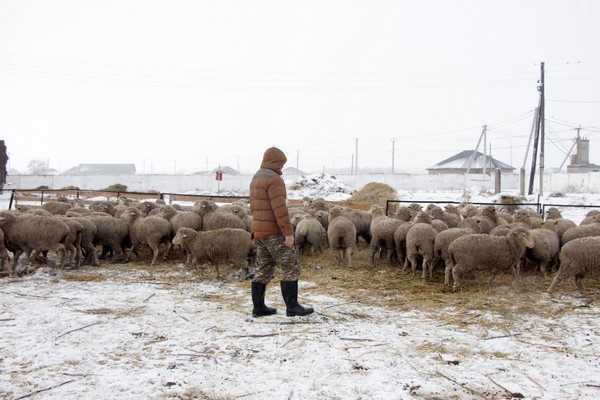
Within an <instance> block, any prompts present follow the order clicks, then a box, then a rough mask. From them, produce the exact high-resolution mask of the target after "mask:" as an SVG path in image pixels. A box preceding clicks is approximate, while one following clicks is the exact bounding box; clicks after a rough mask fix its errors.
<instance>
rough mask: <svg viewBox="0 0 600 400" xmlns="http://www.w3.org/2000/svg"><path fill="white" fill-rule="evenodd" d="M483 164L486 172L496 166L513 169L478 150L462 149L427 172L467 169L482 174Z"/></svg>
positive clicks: (457, 172)
mask: <svg viewBox="0 0 600 400" xmlns="http://www.w3.org/2000/svg"><path fill="white" fill-rule="evenodd" d="M484 166H485V170H486V172H487V173H490V172H492V171H494V170H495V169H498V168H499V169H500V170H501V171H502V172H514V170H515V167H512V166H510V165H508V164H505V163H503V162H501V161H498V160H496V159H495V158H493V157H491V156H489V155H487V156H484V154H483V153H481V152H479V151H473V150H464V151H461V152H460V153H458V154H456V155H454V156H452V157H450V158H447V159H445V160H444V161H441V162H439V163H437V164H435V165H434V166H432V167H429V168H427V171H428V172H429V174H465V173H466V172H467V171H469V173H471V174H482V173H483V170H484Z"/></svg>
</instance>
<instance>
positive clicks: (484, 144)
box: [483, 125, 491, 174]
mask: <svg viewBox="0 0 600 400" xmlns="http://www.w3.org/2000/svg"><path fill="white" fill-rule="evenodd" d="M490 155H491V154H490ZM486 164H487V125H484V126H483V173H484V174H485V173H486V172H487V170H486Z"/></svg>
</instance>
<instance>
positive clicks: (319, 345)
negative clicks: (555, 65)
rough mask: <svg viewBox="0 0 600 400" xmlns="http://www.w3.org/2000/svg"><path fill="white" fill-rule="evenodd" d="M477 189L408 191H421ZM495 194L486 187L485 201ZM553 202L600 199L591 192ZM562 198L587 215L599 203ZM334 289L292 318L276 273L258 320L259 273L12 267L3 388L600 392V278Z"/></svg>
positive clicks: (150, 393) (46, 391) (319, 394)
mask: <svg viewBox="0 0 600 400" xmlns="http://www.w3.org/2000/svg"><path fill="white" fill-rule="evenodd" d="M304 194H306V193H300V192H299V193H292V194H291V195H293V196H297V197H301V196H302V195H304ZM311 195H313V196H315V194H314V193H312V194H311ZM462 196H463V193H460V194H457V193H435V192H428V193H424V192H422V193H399V197H400V199H403V200H415V201H416V200H436V201H460V200H462V199H463V197H462ZM323 197H328V198H330V199H340V197H343V196H340V195H335V194H331V193H330V194H329V195H325V196H323ZM494 198H496V197H494V196H487V195H485V194H480V193H476V191H474V192H473V193H472V194H470V200H471V201H473V202H487V201H492V200H493V199H494ZM534 200H537V198H536V199H531V201H534ZM540 200H541V201H542V202H544V203H552V204H565V205H571V204H573V205H581V204H595V205H598V204H600V203H599V202H598V200H599V199H598V195H585V194H578V195H572V196H565V197H561V198H549V199H546V198H544V199H540ZM2 204H5V203H2ZM561 210H562V212H563V216H564V217H566V218H571V219H573V220H574V221H575V222H577V223H579V222H580V221H581V219H583V216H584V214H585V212H587V211H588V209H585V208H575V207H564V208H563V209H561ZM374 273H375V271H374ZM588 281H593V278H591V279H588V280H586V282H588ZM327 282H329V285H335V280H330V281H327ZM589 283H591V282H589ZM326 289H327V290H326ZM331 289H332V288H331V287H324V286H323V284H322V283H317V282H312V281H304V280H302V281H301V282H300V296H301V298H300V301H301V303H302V304H305V305H310V306H313V307H314V308H315V310H316V312H315V314H313V315H310V316H306V317H295V318H287V317H286V316H285V313H282V311H284V304H283V301H282V299H281V295H280V291H279V288H278V285H277V282H273V284H272V285H270V286H269V288H268V292H267V303H268V304H269V305H272V306H275V307H277V308H278V310H279V313H278V314H277V315H275V316H271V317H263V318H252V317H251V315H250V311H251V308H252V305H251V301H250V295H249V292H250V283H249V282H238V281H236V280H234V279H232V278H223V279H221V280H218V281H217V280H214V279H210V278H205V279H199V276H198V274H197V273H194V271H190V270H189V269H188V268H185V267H184V266H183V265H178V266H177V267H176V268H166V267H164V268H162V267H160V266H159V267H158V268H154V269H149V268H144V267H143V266H141V265H139V264H137V263H130V264H118V265H114V264H113V265H111V264H102V265H101V266H100V267H90V266H85V267H82V268H81V269H79V270H77V271H72V270H71V271H65V272H63V273H62V274H60V273H57V272H56V271H55V270H54V269H51V268H46V267H44V268H40V269H39V270H37V272H36V273H35V274H33V275H28V276H24V277H20V278H17V279H9V278H3V279H0V296H1V298H2V302H1V303H0V332H1V340H0V398H3V399H4V398H6V399H24V398H28V399H29V398H30V399H190V400H191V399H507V398H525V399H597V398H600V360H599V358H598V354H600V329H599V328H600V322H599V318H598V316H599V315H600V307H599V305H598V299H599V297H600V293H599V292H598V291H597V290H591V291H590V294H589V296H588V297H585V298H583V297H580V296H578V295H577V294H576V293H575V292H573V291H572V289H573V285H571V284H570V283H569V284H568V285H567V284H566V283H563V284H562V285H561V286H559V288H558V290H557V293H556V294H555V295H554V296H553V297H549V296H547V295H546V294H545V293H544V292H543V291H537V292H532V293H531V292H530V293H526V294H523V293H522V292H520V291H516V290H515V289H512V288H511V287H510V286H508V285H499V286H498V287H495V288H494V289H492V290H491V291H489V293H488V294H487V295H486V301H487V303H486V304H487V305H488V306H486V307H485V309H473V308H471V307H468V306H466V305H465V304H463V303H462V302H461V301H459V300H457V299H456V297H454V298H453V294H452V293H440V294H439V296H440V302H439V304H440V306H439V309H437V310H434V311H432V310H430V309H429V310H422V309H419V308H411V307H410V305H407V306H405V307H402V309H395V308H391V307H382V306H380V305H377V304H373V302H371V301H370V297H369V293H368V292H366V291H365V290H363V289H360V288H357V292H358V295H359V298H360V299H361V300H358V301H357V300H353V301H349V300H348V299H346V298H344V296H343V293H340V295H339V296H332V295H331V294H330V293H331ZM355 295H356V294H355ZM360 296H362V297H360ZM398 296H400V298H401V297H402V293H398ZM513 297H514V299H515V301H527V302H530V303H531V305H532V306H533V308H539V309H543V310H544V311H545V312H544V313H543V315H544V317H542V316H538V315H536V314H535V313H533V314H532V313H527V314H520V313H519V312H518V311H517V310H519V307H517V305H516V304H515V312H514V313H509V314H503V313H500V312H499V311H497V310H495V308H494V307H493V305H494V303H495V302H497V301H500V299H502V300H506V299H507V298H508V299H510V298H513ZM548 315H550V317H548ZM484 322H485V323H484Z"/></svg>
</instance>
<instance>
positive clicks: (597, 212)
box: [579, 210, 600, 225]
mask: <svg viewBox="0 0 600 400" xmlns="http://www.w3.org/2000/svg"><path fill="white" fill-rule="evenodd" d="M596 215H600V210H590V211H588V212H587V213H586V214H585V218H584V219H583V220H582V221H581V222H580V223H579V225H587V224H591V223H592V222H594V221H595V218H594V217H595V216H596Z"/></svg>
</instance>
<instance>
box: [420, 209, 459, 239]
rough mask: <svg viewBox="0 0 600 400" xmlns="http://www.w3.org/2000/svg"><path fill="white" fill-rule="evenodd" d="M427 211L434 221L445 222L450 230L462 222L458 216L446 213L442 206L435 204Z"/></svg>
mask: <svg viewBox="0 0 600 400" xmlns="http://www.w3.org/2000/svg"><path fill="white" fill-rule="evenodd" d="M426 211H427V213H428V214H429V215H431V217H432V218H433V219H438V220H440V221H444V222H445V223H446V225H447V226H448V228H456V227H457V226H458V224H459V223H460V221H461V218H460V217H459V216H458V215H457V214H452V213H449V212H444V210H443V209H442V208H441V207H440V206H437V205H435V204H429V205H428V206H427V208H426ZM438 232H439V231H438Z"/></svg>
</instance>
